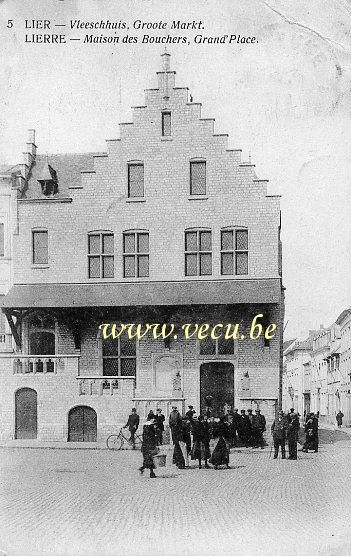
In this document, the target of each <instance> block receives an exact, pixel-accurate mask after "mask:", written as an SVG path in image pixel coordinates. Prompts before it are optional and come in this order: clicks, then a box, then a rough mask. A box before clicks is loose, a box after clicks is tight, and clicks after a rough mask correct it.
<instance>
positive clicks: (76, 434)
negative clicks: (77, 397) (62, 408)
mask: <svg viewBox="0 0 351 556" xmlns="http://www.w3.org/2000/svg"><path fill="white" fill-rule="evenodd" d="M96 435H97V415H96V411H95V410H94V409H92V408H91V407H88V406H86V405H78V406H77V407H73V408H72V409H71V410H70V412H69V414H68V441H69V442H96Z"/></svg>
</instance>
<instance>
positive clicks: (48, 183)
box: [38, 163, 58, 197]
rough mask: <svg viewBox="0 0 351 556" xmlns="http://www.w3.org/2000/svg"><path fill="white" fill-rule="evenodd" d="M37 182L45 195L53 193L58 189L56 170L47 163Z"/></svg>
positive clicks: (48, 195)
mask: <svg viewBox="0 0 351 556" xmlns="http://www.w3.org/2000/svg"><path fill="white" fill-rule="evenodd" d="M38 182H39V183H40V185H41V191H42V193H43V195H45V196H46V197H50V196H52V195H55V193H57V191H58V182H57V174H56V171H55V170H54V169H53V168H52V166H50V164H49V163H46V164H45V165H44V168H43V170H42V172H41V175H40V177H39V178H38Z"/></svg>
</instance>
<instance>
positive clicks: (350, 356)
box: [340, 312, 351, 426]
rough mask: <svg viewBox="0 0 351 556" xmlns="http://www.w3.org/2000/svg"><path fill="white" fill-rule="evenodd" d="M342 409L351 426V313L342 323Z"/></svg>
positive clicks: (348, 424)
mask: <svg viewBox="0 0 351 556" xmlns="http://www.w3.org/2000/svg"><path fill="white" fill-rule="evenodd" d="M340 375H341V388H340V409H341V411H342V413H343V414H344V416H345V417H344V424H345V425H346V426H351V313H350V312H347V313H346V315H345V317H344V319H343V320H342V321H341V323H340Z"/></svg>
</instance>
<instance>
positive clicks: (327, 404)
mask: <svg viewBox="0 0 351 556" xmlns="http://www.w3.org/2000/svg"><path fill="white" fill-rule="evenodd" d="M350 354H351V310H350V309H346V310H345V311H343V312H342V313H341V314H340V316H339V317H338V318H337V319H336V321H335V323H333V324H332V325H331V326H329V327H327V328H324V327H323V326H322V325H321V327H320V330H314V331H313V330H312V331H310V333H309V335H308V337H307V338H306V339H305V340H304V341H302V342H298V341H296V340H295V341H294V342H293V343H291V344H290V345H288V346H287V347H286V349H285V351H284V372H283V409H285V410H288V409H289V408H290V407H294V408H295V409H296V410H297V411H298V412H299V413H300V415H305V414H306V413H308V412H309V411H313V412H315V413H317V412H318V413H319V418H320V423H321V424H323V423H326V424H329V425H335V424H336V420H335V416H336V414H337V413H338V412H339V411H341V412H342V413H343V414H344V420H343V423H344V424H345V425H346V426H350V425H351V380H350V378H351V366H350Z"/></svg>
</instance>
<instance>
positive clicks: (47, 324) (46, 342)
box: [28, 314, 56, 355]
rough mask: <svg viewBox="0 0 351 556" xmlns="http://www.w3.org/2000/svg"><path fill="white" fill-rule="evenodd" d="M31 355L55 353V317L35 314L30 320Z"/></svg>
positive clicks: (29, 346) (29, 344) (29, 345)
mask: <svg viewBox="0 0 351 556" xmlns="http://www.w3.org/2000/svg"><path fill="white" fill-rule="evenodd" d="M28 340H29V343H28V348H29V350H28V351H29V355H55V352H56V334H55V319H54V318H53V317H52V316H51V315H40V314H35V315H33V316H32V317H30V319H29V320H28Z"/></svg>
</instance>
